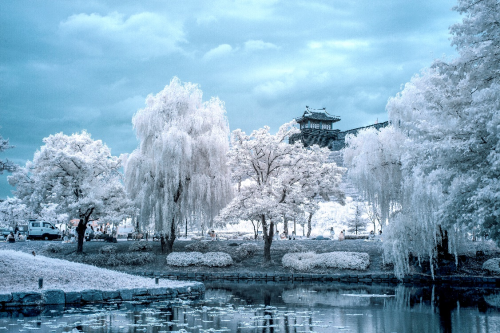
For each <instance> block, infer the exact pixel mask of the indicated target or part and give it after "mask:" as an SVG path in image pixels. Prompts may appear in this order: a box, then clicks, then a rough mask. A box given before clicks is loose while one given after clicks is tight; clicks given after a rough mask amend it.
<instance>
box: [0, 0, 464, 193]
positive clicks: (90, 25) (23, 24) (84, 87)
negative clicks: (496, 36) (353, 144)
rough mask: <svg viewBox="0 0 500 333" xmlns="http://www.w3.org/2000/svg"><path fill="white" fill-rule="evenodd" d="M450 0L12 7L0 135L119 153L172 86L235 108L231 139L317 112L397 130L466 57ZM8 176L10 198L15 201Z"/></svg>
mask: <svg viewBox="0 0 500 333" xmlns="http://www.w3.org/2000/svg"><path fill="white" fill-rule="evenodd" d="M454 5H455V2H454V1H451V0H434V1H432V0H420V1H417V0H394V1H389V0H380V1H355V0H346V1H336V0H335V1H314V0H312V1H294V0H287V1H273V0H248V1H239V0H232V1H230V0H227V1H224V0H216V1H201V0H200V1H195V0H183V1H176V0H169V1H160V0H145V1H133V2H128V3H127V2H124V1H92V0H83V1H80V0H72V1H23V0H2V1H1V2H0V126H1V128H0V134H1V135H2V136H3V137H4V138H9V139H10V143H11V144H12V145H15V146H16V148H14V149H10V150H8V151H7V152H5V153H3V154H2V156H0V158H2V159H5V158H9V159H10V160H13V161H14V162H16V163H18V164H24V163H26V161H27V160H30V159H32V158H33V154H34V153H35V151H36V150H37V149H38V148H39V147H40V146H41V145H42V139H43V138H44V137H46V136H48V135H50V134H54V133H58V132H64V133H65V134H71V133H75V132H79V131H81V130H83V129H85V130H87V131H88V132H89V133H91V134H92V137H93V138H94V139H101V140H103V141H104V142H105V143H106V144H107V145H108V146H109V147H110V148H111V150H112V153H113V154H114V155H119V154H122V153H129V152H131V151H133V150H134V149H135V148H136V147H137V140H136V138H135V133H134V130H133V128H132V124H131V119H132V116H133V115H134V113H135V112H136V111H137V110H138V109H140V108H142V107H143V106H144V101H145V98H146V96H147V95H148V94H151V93H157V92H159V91H160V90H162V89H163V88H164V87H165V85H167V84H168V83H169V82H170V80H171V79H172V77H174V76H177V77H179V78H180V79H181V80H182V81H186V82H193V83H198V84H199V85H200V88H201V89H202V91H203V93H204V99H205V100H208V99H209V98H210V97H211V96H218V97H219V98H220V99H221V100H223V101H224V102H225V105H226V109H227V116H228V119H229V125H230V128H231V130H234V129H236V128H241V129H243V130H244V131H247V132H251V131H252V130H254V129H258V128H260V127H262V126H264V125H268V126H270V127H271V130H273V131H274V130H276V129H277V128H278V127H279V126H280V125H281V124H283V123H285V122H287V121H289V120H291V119H292V118H294V117H297V116H300V115H301V114H302V112H303V111H304V108H305V106H306V105H308V106H310V107H312V108H318V109H319V108H323V107H326V109H327V111H328V112H330V113H332V114H335V115H340V116H341V119H342V120H341V122H339V123H337V124H336V125H337V128H339V129H341V130H345V129H350V128H354V127H360V126H364V125H368V124H371V123H374V122H375V121H376V120H377V119H378V120H379V121H385V120H387V115H386V112H385V104H386V102H387V100H388V98H389V97H391V96H394V95H395V94H396V93H397V92H398V91H400V90H401V85H402V84H404V83H406V82H408V81H409V80H410V78H411V77H412V76H413V75H414V74H416V73H418V72H419V71H420V70H421V69H422V68H424V67H427V66H429V65H430V64H431V63H432V61H433V60H434V59H437V58H443V57H447V58H450V57H453V56H454V55H455V51H454V49H453V48H452V47H451V46H450V41H449V33H448V27H449V26H450V25H451V24H453V23H456V22H458V21H459V20H460V17H459V15H458V14H457V13H456V12H453V11H452V10H451V8H452V7H453V6H454ZM6 176H7V174H5V173H4V175H2V176H0V198H6V196H7V195H10V191H11V188H10V186H9V185H8V183H7V180H6Z"/></svg>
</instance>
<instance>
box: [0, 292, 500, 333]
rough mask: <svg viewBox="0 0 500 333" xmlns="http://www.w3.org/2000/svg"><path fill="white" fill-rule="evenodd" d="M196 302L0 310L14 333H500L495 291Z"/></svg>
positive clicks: (210, 297) (242, 295)
mask: <svg viewBox="0 0 500 333" xmlns="http://www.w3.org/2000/svg"><path fill="white" fill-rule="evenodd" d="M206 286H207V291H206V293H205V297H204V299H202V300H198V301H194V302H187V301H185V302H168V301H163V302H154V303H150V304H137V303H122V304H106V305H88V306H83V307H66V308H64V307H45V308H43V309H37V308H25V309H22V310H18V311H10V312H0V333H11V332H16V333H17V332H34V331H38V332H56V333H59V332H72V333H77V332H79V331H81V332H92V333H104V332H106V333H109V332H117V333H121V332H123V333H132V332H137V333H139V332H141V333H143V332H145V333H164V332H171V331H174V332H200V333H201V332H242V333H247V332H248V333H251V332H252V333H253V332H282V333H291V332H294V333H295V332H366V333H370V332H467V333H473V332H500V311H499V310H500V308H499V307H498V306H499V305H500V289H495V288H489V289H484V288H481V289H479V288H478V289H461V288H451V287H425V288H417V287H405V286H398V287H394V286H362V285H357V284H353V285H349V284H333V283H323V284H306V283H299V284H297V283H294V284H291V283H288V284H279V283H278V284H269V283H267V284H265V283H261V284H259V283H207V284H206Z"/></svg>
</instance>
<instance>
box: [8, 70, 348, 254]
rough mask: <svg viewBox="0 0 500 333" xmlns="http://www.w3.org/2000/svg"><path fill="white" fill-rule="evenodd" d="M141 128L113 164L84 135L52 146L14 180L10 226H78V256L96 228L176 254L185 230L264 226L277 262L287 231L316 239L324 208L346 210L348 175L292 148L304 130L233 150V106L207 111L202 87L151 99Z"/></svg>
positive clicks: (255, 136) (140, 116)
mask: <svg viewBox="0 0 500 333" xmlns="http://www.w3.org/2000/svg"><path fill="white" fill-rule="evenodd" d="M132 122H133V125H134V128H135V130H136V135H137V138H138V139H139V142H140V143H139V147H138V148H137V149H136V150H134V152H132V153H131V154H130V155H129V156H121V157H116V156H113V155H111V151H110V149H109V148H108V147H107V146H106V145H105V144H103V143H102V142H101V141H100V140H93V139H92V138H91V136H90V134H88V133H87V132H85V131H83V132H82V133H77V134H73V135H69V136H68V135H64V134H62V133H58V134H55V135H50V136H49V137H47V138H45V139H44V140H43V141H44V145H43V146H42V147H41V148H40V150H39V151H37V152H36V153H35V155H34V158H33V160H32V161H28V162H27V163H26V165H25V166H23V167H19V168H17V170H16V171H15V172H14V173H13V174H12V176H10V177H9V182H10V184H11V185H13V186H14V187H15V191H14V194H15V198H9V199H8V200H7V201H6V202H4V203H3V204H2V207H3V208H5V209H3V208H0V211H5V214H4V217H6V218H8V219H9V220H10V221H14V220H22V219H26V217H27V216H24V215H23V214H26V212H27V211H29V212H30V213H29V214H30V217H33V216H36V217H45V216H47V214H48V212H49V211H50V212H52V213H53V214H56V215H57V214H59V215H60V214H66V216H67V217H77V218H78V219H79V223H78V226H77V231H78V248H77V252H82V251H83V239H84V234H85V230H86V226H87V223H88V221H89V220H90V219H91V218H92V219H96V218H102V219H105V220H106V221H108V222H112V223H113V222H116V223H118V222H120V221H122V220H123V219H124V218H126V217H133V219H134V223H135V225H137V226H138V227H139V228H141V229H154V230H155V231H157V232H159V233H162V234H163V235H164V237H162V242H165V243H166V249H167V252H170V251H172V246H173V243H174V241H175V239H176V231H177V230H179V229H180V226H183V225H184V224H188V223H190V224H192V225H194V224H198V225H199V224H200V221H203V222H202V223H203V224H205V226H208V227H214V225H215V224H217V225H218V226H220V225H224V224H226V223H238V222H239V221H240V220H242V219H243V220H251V221H258V222H259V223H260V224H261V226H262V228H263V232H264V239H265V254H264V260H266V261H268V260H271V254H270V247H271V243H272V239H273V235H274V230H275V228H274V226H275V224H276V223H277V222H278V221H280V220H282V219H285V220H286V219H287V216H288V218H290V217H302V218H303V217H304V216H306V215H307V216H308V225H309V230H308V235H309V234H310V230H311V219H312V217H313V215H314V213H315V212H316V211H317V210H318V208H319V207H318V200H317V198H319V197H321V198H323V199H326V200H328V199H329V198H330V196H334V197H335V198H336V200H337V201H338V202H341V203H343V200H344V195H343V193H342V191H341V190H340V189H339V184H340V181H341V176H342V173H343V172H344V170H343V169H342V168H339V167H337V166H336V165H335V164H331V163H327V158H328V155H329V150H328V149H326V148H324V149H321V148H319V147H312V148H310V149H305V148H304V147H303V146H302V145H301V144H300V143H296V144H293V145H290V144H288V143H287V142H288V140H287V139H288V137H289V136H290V135H292V134H294V133H296V132H297V131H298V130H297V129H296V128H295V127H294V124H295V122H290V123H287V124H285V125H283V126H281V128H280V129H279V130H278V133H276V134H275V135H272V134H270V132H269V128H268V127H265V128H263V129H260V130H257V131H254V132H253V133H252V134H251V135H246V134H245V133H244V132H242V131H241V130H236V131H234V132H233V133H232V135H231V149H229V146H230V145H229V140H228V139H229V136H230V135H229V126H228V123H227V119H226V115H225V108H224V104H223V103H222V102H221V101H220V100H219V99H217V98H212V99H210V100H209V101H208V102H202V92H201V90H200V89H199V88H198V86H197V85H194V84H191V83H182V82H180V80H179V79H177V78H174V79H173V80H172V81H171V82H170V84H169V85H167V86H166V87H165V89H163V90H162V91H161V92H160V93H158V94H157V95H154V96H153V95H150V96H148V98H147V100H146V107H145V108H144V109H141V110H139V111H138V112H137V113H136V114H135V116H134V117H133V120H132ZM121 167H124V170H125V172H124V174H123V175H122V174H121V173H120V171H119V170H120V168H121ZM49 208H50V209H49ZM223 208H224V209H223ZM221 210H222V211H221ZM219 213H220V215H219V216H218V217H217V218H216V216H217V215H218V214H219ZM0 214H2V213H1V212H0Z"/></svg>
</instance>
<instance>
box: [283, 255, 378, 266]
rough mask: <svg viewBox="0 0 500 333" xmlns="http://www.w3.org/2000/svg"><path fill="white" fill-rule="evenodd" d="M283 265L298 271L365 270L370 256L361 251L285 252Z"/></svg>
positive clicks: (368, 264)
mask: <svg viewBox="0 0 500 333" xmlns="http://www.w3.org/2000/svg"><path fill="white" fill-rule="evenodd" d="M281 262H282V264H283V267H285V268H293V269H295V270H298V271H308V270H311V269H313V268H338V269H356V270H366V269H367V268H368V266H370V256H369V255H368V253H361V252H329V253H320V254H316V253H314V252H301V253H287V254H285V255H284V256H283V259H281Z"/></svg>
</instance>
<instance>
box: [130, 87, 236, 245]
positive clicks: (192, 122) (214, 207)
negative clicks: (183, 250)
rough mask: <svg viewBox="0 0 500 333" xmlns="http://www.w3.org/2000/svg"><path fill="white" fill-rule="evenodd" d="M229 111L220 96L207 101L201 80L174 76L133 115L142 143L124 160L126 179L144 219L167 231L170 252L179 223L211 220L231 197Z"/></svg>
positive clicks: (162, 231)
mask: <svg viewBox="0 0 500 333" xmlns="http://www.w3.org/2000/svg"><path fill="white" fill-rule="evenodd" d="M225 113H226V111H225V108H224V104H223V103H222V102H221V101H220V100H219V99H218V98H211V99H210V100H209V101H208V102H202V91H201V90H200V89H199V88H198V86H197V85H195V84H191V83H181V82H180V80H179V79H178V78H174V79H172V81H171V82H170V84H169V85H167V86H166V87H165V89H163V90H162V91H161V92H159V93H158V94H157V95H155V96H153V95H150V96H148V98H147V100H146V107H145V108H144V109H141V110H139V111H138V112H137V113H136V114H135V116H134V118H133V120H132V122H133V124H134V128H135V130H136V135H137V138H138V139H139V141H140V144H139V147H138V148H137V149H136V150H135V151H134V152H133V153H132V154H131V155H130V157H129V158H128V160H127V162H126V164H125V179H126V182H125V184H126V186H127V189H128V191H129V193H130V194H131V196H132V199H133V200H134V202H135V203H136V205H137V207H138V208H139V216H138V222H139V224H140V225H148V224H149V223H150V222H151V221H153V224H154V228H155V230H156V231H158V232H161V233H163V234H165V235H166V236H167V239H166V241H167V252H171V251H172V246H173V243H174V240H175V238H176V229H177V228H178V225H182V224H183V223H185V221H186V219H187V220H192V219H196V218H198V219H201V218H203V219H205V220H209V221H212V219H213V217H215V216H216V215H217V214H218V212H219V210H220V209H222V207H224V206H225V205H226V204H227V203H228V202H229V200H230V199H231V195H232V189H231V179H230V175H229V169H228V167H227V165H226V161H227V158H226V155H227V153H228V150H229V141H228V138H229V127H228V123H227V119H226V116H225ZM209 225H210V226H212V223H211V222H210V223H209Z"/></svg>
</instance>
